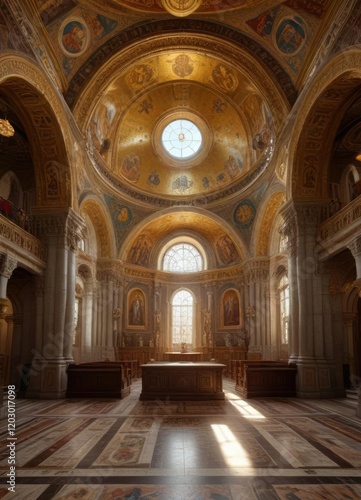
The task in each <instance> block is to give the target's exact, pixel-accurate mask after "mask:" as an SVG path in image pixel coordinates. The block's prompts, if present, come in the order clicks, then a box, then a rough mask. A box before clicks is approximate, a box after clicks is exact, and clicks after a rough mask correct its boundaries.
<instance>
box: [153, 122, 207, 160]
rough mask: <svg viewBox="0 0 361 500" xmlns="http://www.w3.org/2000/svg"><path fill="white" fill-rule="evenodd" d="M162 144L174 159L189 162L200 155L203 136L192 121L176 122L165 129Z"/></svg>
mask: <svg viewBox="0 0 361 500" xmlns="http://www.w3.org/2000/svg"><path fill="white" fill-rule="evenodd" d="M162 144H163V147H164V148H165V149H166V151H167V152H168V153H169V154H170V155H171V156H172V157H173V158H177V159H179V160H182V159H185V160H187V159H189V158H191V157H192V156H194V155H196V154H197V153H198V151H199V148H200V147H201V145H202V134H201V131H200V130H199V128H198V127H197V125H196V124H195V123H193V122H191V121H190V120H183V119H179V120H174V121H172V122H170V123H168V125H166V126H165V127H164V129H163V133H162Z"/></svg>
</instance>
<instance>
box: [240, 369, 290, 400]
mask: <svg viewBox="0 0 361 500" xmlns="http://www.w3.org/2000/svg"><path fill="white" fill-rule="evenodd" d="M296 375H297V366H296V365H294V364H288V363H287V362H284V361H267V360H263V361H251V360H245V361H240V364H239V368H238V373H237V380H236V391H237V392H238V393H239V394H240V395H241V396H242V397H243V398H256V397H270V396H274V397H296Z"/></svg>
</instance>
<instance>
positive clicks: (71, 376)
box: [66, 361, 131, 398]
mask: <svg viewBox="0 0 361 500" xmlns="http://www.w3.org/2000/svg"><path fill="white" fill-rule="evenodd" d="M67 374H68V383H67V391H66V397H68V398H124V397H125V396H127V395H128V394H129V393H130V390H131V383H130V379H129V376H128V374H127V373H125V369H124V367H123V366H122V364H121V363H118V362H116V361H113V362H107V361H104V362H102V361H99V362H93V363H80V364H70V365H68V368H67Z"/></svg>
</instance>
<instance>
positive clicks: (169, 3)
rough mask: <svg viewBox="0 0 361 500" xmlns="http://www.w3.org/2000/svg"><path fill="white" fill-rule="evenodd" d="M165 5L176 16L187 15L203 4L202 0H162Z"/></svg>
mask: <svg viewBox="0 0 361 500" xmlns="http://www.w3.org/2000/svg"><path fill="white" fill-rule="evenodd" d="M161 2H162V5H163V7H164V8H165V9H166V10H167V11H168V12H169V14H172V15H173V16H176V17H186V16H189V15H190V14H192V13H193V12H194V11H196V10H197V9H198V7H200V5H202V0H161Z"/></svg>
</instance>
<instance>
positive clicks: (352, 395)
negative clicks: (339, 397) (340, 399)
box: [346, 389, 357, 401]
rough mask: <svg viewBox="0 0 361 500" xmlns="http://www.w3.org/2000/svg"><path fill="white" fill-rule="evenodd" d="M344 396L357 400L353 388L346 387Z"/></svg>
mask: <svg viewBox="0 0 361 500" xmlns="http://www.w3.org/2000/svg"><path fill="white" fill-rule="evenodd" d="M346 398H347V399H354V400H355V401H357V391H355V389H346Z"/></svg>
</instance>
